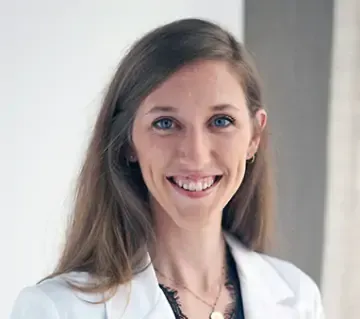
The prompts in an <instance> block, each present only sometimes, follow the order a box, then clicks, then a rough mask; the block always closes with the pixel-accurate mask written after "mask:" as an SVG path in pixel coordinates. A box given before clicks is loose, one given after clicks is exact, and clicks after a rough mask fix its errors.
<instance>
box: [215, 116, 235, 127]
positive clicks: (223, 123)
mask: <svg viewBox="0 0 360 319" xmlns="http://www.w3.org/2000/svg"><path fill="white" fill-rule="evenodd" d="M232 123H233V120H232V119H231V118H229V117H227V116H222V117H217V118H215V119H214V120H213V121H212V124H213V125H214V126H215V127H228V126H229V125H230V124H232Z"/></svg>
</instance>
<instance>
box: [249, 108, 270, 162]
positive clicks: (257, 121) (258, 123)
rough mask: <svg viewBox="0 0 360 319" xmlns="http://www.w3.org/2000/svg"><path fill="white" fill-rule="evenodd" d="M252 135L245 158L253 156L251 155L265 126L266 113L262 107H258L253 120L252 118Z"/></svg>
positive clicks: (253, 153) (255, 150) (256, 148)
mask: <svg viewBox="0 0 360 319" xmlns="http://www.w3.org/2000/svg"><path fill="white" fill-rule="evenodd" d="M253 122H254V124H253V136H252V138H251V140H250V144H249V148H248V153H247V159H248V160H249V159H251V158H253V156H254V155H255V154H256V152H257V150H258V148H259V144H260V139H261V133H262V131H263V130H264V129H265V127H266V123H267V113H266V111H265V110H264V109H260V110H258V111H257V112H256V114H255V117H254V120H253Z"/></svg>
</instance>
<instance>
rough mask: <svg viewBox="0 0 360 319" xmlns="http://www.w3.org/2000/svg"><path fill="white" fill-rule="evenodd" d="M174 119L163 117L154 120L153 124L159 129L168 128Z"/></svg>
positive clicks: (171, 125)
mask: <svg viewBox="0 0 360 319" xmlns="http://www.w3.org/2000/svg"><path fill="white" fill-rule="evenodd" d="M173 125H174V121H173V120H171V119H169V118H163V119H160V120H158V121H155V122H154V124H153V126H154V127H155V128H157V129H160V130H169V129H171V128H172V127H173Z"/></svg>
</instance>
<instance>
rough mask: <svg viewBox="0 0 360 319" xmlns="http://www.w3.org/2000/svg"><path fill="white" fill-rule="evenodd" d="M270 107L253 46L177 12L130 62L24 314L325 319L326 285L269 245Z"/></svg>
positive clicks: (89, 318)
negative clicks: (58, 252) (57, 254)
mask: <svg viewBox="0 0 360 319" xmlns="http://www.w3.org/2000/svg"><path fill="white" fill-rule="evenodd" d="M266 122H267V113H266V111H265V110H264V108H263V102H262V99H261V92H260V87H259V82H258V80H257V77H256V74H255V70H254V67H253V66H252V64H251V63H250V61H249V59H248V57H247V56H246V52H245V50H244V48H243V47H242V46H241V45H240V44H239V43H238V42H237V41H236V40H235V38H234V37H233V36H232V35H230V34H229V33H227V32H226V31H225V30H223V29H221V28H220V27H219V26H217V25H215V24H213V23H210V22H207V21H203V20H198V19H187V20H180V21H176V22H173V23H170V24H167V25H164V26H162V27H160V28H158V29H156V30H153V31H152V32H150V33H149V34H147V35H146V36H144V37H143V38H142V39H140V40H139V41H138V42H137V43H136V44H135V45H134V46H133V48H132V49H131V50H130V52H129V53H128V54H127V55H126V56H125V58H124V59H123V61H122V63H121V64H120V66H119V68H118V70H117V72H116V74H115V76H114V78H113V80H112V82H111V84H110V87H109V89H108V92H107V94H106V96H105V99H104V102H103V106H102V109H101V111H100V114H99V117H98V119H97V123H96V126H95V130H94V134H93V136H92V140H91V143H90V146H89V149H88V152H87V156H86V160H85V163H84V166H83V168H82V171H81V175H80V178H79V184H78V190H77V197H76V203H75V211H74V215H73V221H72V224H71V226H70V229H69V233H68V236H67V242H66V245H65V249H64V252H63V254H62V257H61V259H60V262H59V265H58V267H57V269H56V271H55V272H54V273H53V274H52V275H51V276H49V277H48V278H46V279H45V280H43V281H42V282H41V283H39V284H38V285H36V286H34V287H29V288H26V289H24V290H23V291H22V292H21V293H20V295H19V297H18V299H17V301H16V303H15V306H14V309H13V313H12V317H11V318H12V319H22V318H26V319H35V318H42V319H45V318H46V319H58V318H59V319H62V318H66V319H80V318H81V319H82V318H86V319H100V318H101V319H102V318H110V319H118V318H124V319H139V318H153V319H155V318H161V319H180V318H181V319H184V318H204V319H205V318H211V319H222V318H227V319H230V318H233V319H240V318H246V319H255V318H308V319H310V318H314V319H315V318H316V319H319V318H323V312H322V306H321V301H320V296H319V292H318V289H317V287H316V286H315V284H314V283H313V281H312V280H311V279H310V278H309V277H308V276H306V275H305V274H304V273H302V272H301V271H300V270H299V269H297V268H296V267H295V266H293V265H291V264H289V263H287V262H284V261H281V260H278V259H275V258H272V257H269V256H267V255H265V254H264V252H265V249H266V243H267V240H268V237H269V236H268V233H269V228H270V227H269V226H270V223H271V219H272V217H271V214H270V210H271V209H270V203H271V198H270V197H271V183H270V180H269V164H268V155H267V151H266V147H267V145H266V144H267V141H266V139H267V130H266Z"/></svg>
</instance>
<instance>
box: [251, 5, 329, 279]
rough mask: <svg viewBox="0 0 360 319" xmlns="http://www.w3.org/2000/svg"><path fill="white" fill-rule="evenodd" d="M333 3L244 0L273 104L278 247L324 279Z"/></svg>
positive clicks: (267, 95)
mask: <svg viewBox="0 0 360 319" xmlns="http://www.w3.org/2000/svg"><path fill="white" fill-rule="evenodd" d="M332 11H333V1H331V0H317V1H314V0H282V1H281V0H271V1H269V0H256V1H253V0H248V1H245V44H246V46H247V48H248V49H249V50H250V51H251V52H252V53H253V55H254V57H255V60H256V62H257V65H258V67H259V70H260V73H261V75H262V78H263V83H264V89H265V101H266V104H267V106H268V109H269V114H270V125H271V131H272V141H273V143H272V144H273V145H272V147H273V150H274V156H275V163H276V177H277V185H278V190H277V192H278V216H279V217H278V219H279V221H278V230H279V231H278V233H279V236H278V243H277V244H278V246H277V248H276V249H275V252H274V254H275V255H278V256H280V257H282V258H286V259H288V260H290V261H292V262H293V263H295V264H296V265H297V266H299V267H300V268H301V269H303V270H304V271H305V272H307V273H308V274H309V275H310V276H311V277H312V278H313V279H315V281H316V282H317V283H319V282H320V278H321V266H322V251H323V231H324V212H325V208H324V202H325V186H326V141H327V137H326V135H327V122H328V85H329V76H330V57H331V36H332V15H333V12H332Z"/></svg>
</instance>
